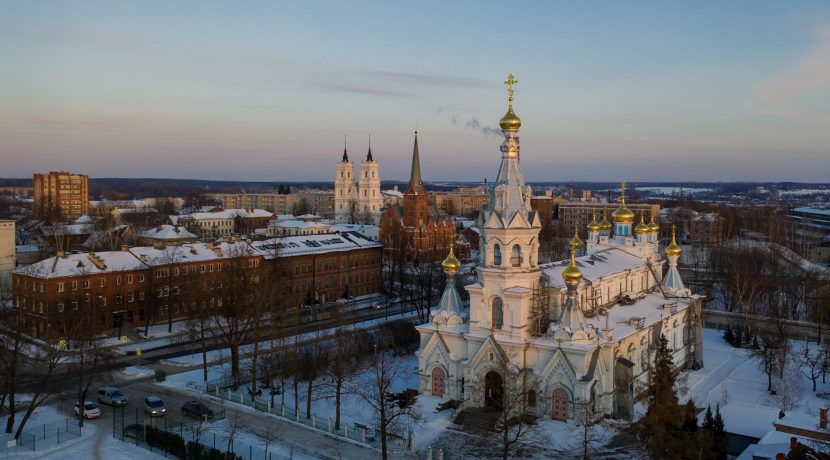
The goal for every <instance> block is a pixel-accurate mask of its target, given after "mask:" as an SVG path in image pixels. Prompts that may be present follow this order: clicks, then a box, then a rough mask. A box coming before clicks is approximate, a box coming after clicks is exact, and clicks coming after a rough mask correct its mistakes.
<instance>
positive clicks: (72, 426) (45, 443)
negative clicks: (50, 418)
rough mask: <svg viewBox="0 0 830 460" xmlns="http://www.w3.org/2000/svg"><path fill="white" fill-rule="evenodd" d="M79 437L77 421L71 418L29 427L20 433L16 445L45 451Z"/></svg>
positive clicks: (79, 429) (79, 431)
mask: <svg viewBox="0 0 830 460" xmlns="http://www.w3.org/2000/svg"><path fill="white" fill-rule="evenodd" d="M80 436H81V427H80V426H78V421H77V420H75V419H71V418H68V417H67V418H65V419H64V420H56V421H54V422H50V423H44V424H43V425H36V426H33V427H29V428H27V429H26V430H24V431H23V433H20V437H19V438H17V445H19V446H21V447H25V448H27V449H31V450H38V449H41V450H43V449H46V448H48V447H54V446H55V445H57V444H60V443H62V442H65V441H68V440H70V439H75V438H78V437H80Z"/></svg>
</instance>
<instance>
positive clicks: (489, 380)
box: [484, 371, 504, 410]
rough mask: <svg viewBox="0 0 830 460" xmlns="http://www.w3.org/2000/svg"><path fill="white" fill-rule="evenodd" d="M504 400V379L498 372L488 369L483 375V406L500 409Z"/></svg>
mask: <svg viewBox="0 0 830 460" xmlns="http://www.w3.org/2000/svg"><path fill="white" fill-rule="evenodd" d="M503 400H504V380H503V379H502V377H501V375H500V374H499V373H498V372H495V371H490V372H488V373H487V375H485V376H484V406H485V407H490V408H493V409H498V410H501V407H502V401H503Z"/></svg>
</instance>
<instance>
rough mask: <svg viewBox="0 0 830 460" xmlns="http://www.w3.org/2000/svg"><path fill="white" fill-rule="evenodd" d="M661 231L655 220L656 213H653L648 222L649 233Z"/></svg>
mask: <svg viewBox="0 0 830 460" xmlns="http://www.w3.org/2000/svg"><path fill="white" fill-rule="evenodd" d="M658 231H660V226H659V225H657V222H654V213H653V212H652V213H651V221H649V223H648V232H649V233H657V232H658Z"/></svg>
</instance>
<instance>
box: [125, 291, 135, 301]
mask: <svg viewBox="0 0 830 460" xmlns="http://www.w3.org/2000/svg"><path fill="white" fill-rule="evenodd" d="M134 301H135V294H134V293H132V292H128V293H127V302H134Z"/></svg>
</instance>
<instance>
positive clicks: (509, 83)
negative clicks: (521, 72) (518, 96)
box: [504, 73, 519, 102]
mask: <svg viewBox="0 0 830 460" xmlns="http://www.w3.org/2000/svg"><path fill="white" fill-rule="evenodd" d="M518 82H519V80H516V79H515V78H513V74H512V73H511V74H509V75H508V76H507V80H505V81H504V84H505V85H507V96H508V98H509V99H510V102H513V85H515V84H516V83H518Z"/></svg>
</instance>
